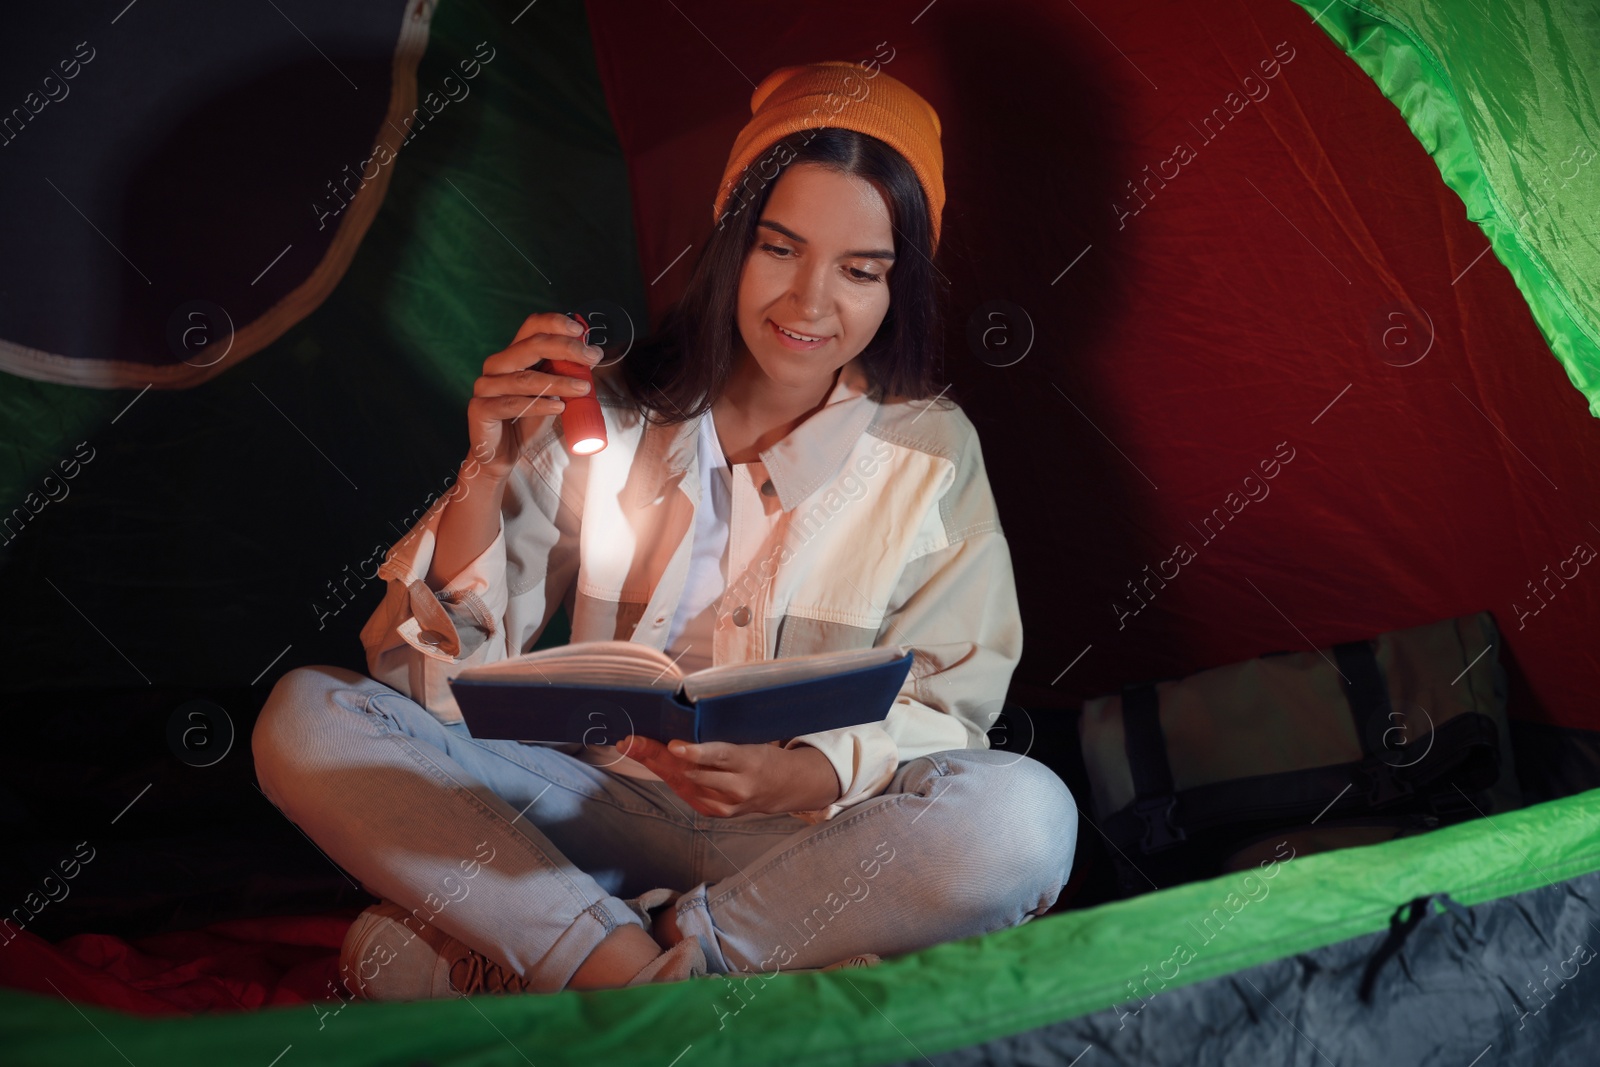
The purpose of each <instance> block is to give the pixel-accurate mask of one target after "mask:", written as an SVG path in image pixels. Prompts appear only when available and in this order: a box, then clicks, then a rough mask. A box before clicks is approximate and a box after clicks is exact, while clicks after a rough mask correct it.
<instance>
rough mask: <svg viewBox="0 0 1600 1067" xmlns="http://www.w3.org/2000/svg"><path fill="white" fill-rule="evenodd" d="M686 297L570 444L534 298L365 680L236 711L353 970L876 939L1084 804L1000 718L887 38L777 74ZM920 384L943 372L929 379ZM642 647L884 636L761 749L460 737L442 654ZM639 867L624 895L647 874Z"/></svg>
mask: <svg viewBox="0 0 1600 1067" xmlns="http://www.w3.org/2000/svg"><path fill="white" fill-rule="evenodd" d="M751 111H752V117H751V120H750V122H749V124H748V125H747V126H746V127H745V128H744V130H743V131H742V132H741V133H740V135H739V137H738V139H737V140H736V141H735V144H734V148H733V152H732V153H731V155H730V158H729V161H728V165H727V168H726V171H725V180H724V182H723V184H722V186H721V188H720V190H719V193H718V196H717V199H716V204H715V206H714V214H713V218H714V220H715V223H716V227H715V229H714V230H713V231H712V234H711V237H710V238H709V240H708V241H707V243H706V244H705V245H704V246H703V248H702V251H701V255H700V258H699V260H698V262H697V264H696V267H695V271H694V276H693V278H692V279H691V281H690V283H689V285H688V288H687V290H686V293H685V295H684V297H683V299H682V300H681V301H680V302H679V303H678V304H677V305H676V306H675V307H674V308H673V310H672V312H671V313H670V315H669V316H668V317H667V320H666V321H665V322H664V323H663V325H662V327H661V329H660V331H659V332H658V334H657V335H656V336H655V337H654V338H652V339H651V340H650V341H649V342H647V343H645V344H643V345H641V346H640V350H639V351H638V352H635V353H632V354H631V355H630V356H629V357H628V358H626V359H624V360H623V361H622V362H621V363H619V364H617V365H616V366H613V367H604V368H598V367H597V373H596V375H595V377H596V390H597V398H598V399H599V400H600V401H601V404H602V409H603V410H604V412H605V416H606V424H607V431H608V437H609V443H608V445H607V447H606V448H605V449H604V450H602V451H600V452H598V453H594V454H592V455H586V456H574V455H572V454H570V453H569V451H568V450H567V449H566V448H565V447H564V445H563V440H562V438H561V435H560V426H559V420H558V418H557V413H558V412H559V411H560V410H561V406H562V401H561V399H560V398H561V397H562V396H572V395H578V394H579V393H580V392H582V389H581V388H579V386H578V384H575V383H574V382H572V381H571V380H569V379H567V378H565V377H562V376H558V375H554V374H551V373H549V372H547V371H543V370H540V369H538V367H539V364H540V363H542V362H543V360H545V359H549V358H562V359H583V360H585V361H587V362H589V363H591V364H594V363H596V362H597V361H598V359H599V357H600V352H599V350H598V349H595V348H586V346H585V345H584V344H583V343H582V340H581V338H580V336H579V335H580V334H581V332H582V331H581V328H580V327H578V326H577V324H576V323H574V322H573V321H572V320H570V319H568V318H566V317H565V316H563V315H560V314H558V313H550V314H536V315H532V316H530V317H529V318H528V320H527V321H526V322H525V323H524V324H523V326H522V328H521V329H520V330H519V331H518V333H517V336H516V338H515V340H514V341H513V342H512V344H511V345H509V346H508V347H507V348H506V349H505V350H504V351H501V352H497V353H495V354H494V355H492V356H490V357H489V358H488V359H487V360H486V361H485V362H484V366H483V375H482V376H481V377H480V378H479V379H478V380H477V382H476V383H475V386H474V390H473V398H472V399H471V400H470V401H469V403H468V423H469V433H470V437H471V445H472V454H471V456H469V458H468V460H467V461H465V462H464V463H463V465H462V471H461V475H460V477H459V479H458V481H457V484H456V486H455V487H454V489H453V490H452V492H451V494H450V496H449V497H448V498H446V499H445V500H443V501H441V502H440V503H439V504H438V505H436V506H435V507H434V508H432V509H430V511H429V512H428V514H427V515H425V516H424V518H423V519H422V520H420V521H419V522H418V524H417V526H416V528H414V529H413V530H412V531H411V532H410V534H408V536H407V537H406V538H405V539H404V540H402V541H401V542H400V544H398V545H396V546H395V547H394V548H392V549H391V550H390V552H389V555H388V558H387V559H386V561H385V563H384V565H383V567H382V568H381V569H380V572H379V573H380V574H382V575H383V576H384V577H385V578H386V579H388V581H389V585H388V589H387V592H386V595H385V598H384V600H383V602H382V604H380V606H379V608H378V610H377V611H376V612H375V613H374V615H373V616H372V618H371V620H369V622H368V623H367V625H366V627H365V628H364V629H363V630H362V635H361V636H362V641H363V643H364V645H365V647H366V649H367V660H368V665H369V668H370V669H371V672H372V677H371V678H367V677H364V676H362V675H359V674H354V673H353V672H349V671H343V670H339V669H337V668H332V667H302V668H299V669H296V670H294V671H291V672H289V673H288V674H287V675H285V676H284V677H283V678H282V679H281V680H280V681H279V682H278V684H277V685H276V686H275V687H274V689H273V692H272V694H271V696H270V697H269V699H268V702H267V705H266V706H265V708H264V709H263V711H262V714H261V717H260V720H259V721H258V723H257V725H256V728H255V732H254V736H253V747H254V753H255V760H256V767H257V772H258V776H259V778H260V781H261V785H262V788H263V791H264V792H266V794H267V795H268V796H269V797H270V798H271V800H272V801H273V803H274V804H276V805H277V806H278V807H279V808H280V809H281V810H283V812H284V813H285V815H286V816H288V817H289V818H290V819H291V820H292V821H294V822H295V823H296V824H297V825H299V826H300V827H301V828H302V829H303V830H305V832H306V833H307V835H308V836H310V837H311V838H312V839H313V840H314V841H315V842H316V843H317V844H318V845H319V846H320V847H321V848H322V849H323V850H324V851H325V852H327V854H328V855H329V856H331V857H332V858H333V859H334V860H335V861H337V862H338V863H339V864H340V865H341V866H342V867H344V868H345V869H346V870H348V871H350V872H351V873H352V874H354V875H355V876H357V877H358V878H360V879H361V881H362V882H363V884H364V885H365V886H366V887H367V888H368V889H369V890H370V891H372V892H373V893H374V894H376V895H378V896H380V897H382V898H383V903H381V904H379V905H376V906H374V907H373V908H369V909H368V910H367V911H366V912H364V913H363V914H362V915H361V916H360V917H359V918H358V920H357V921H356V923H355V924H353V925H352V927H351V929H350V932H349V936H348V937H347V938H346V941H345V945H344V952H343V954H342V960H341V962H342V965H343V969H344V973H345V983H346V985H347V986H348V987H349V988H350V989H351V990H352V992H354V993H357V994H359V995H362V996H366V997H368V998H372V999H412V998H418V997H432V996H442V995H448V994H451V993H457V994H465V993H472V992H477V991H480V990H491V991H501V990H504V991H518V990H529V991H538V992H544V991H553V990H559V989H563V988H571V989H597V988H611V987H616V986H622V985H636V984H642V983H644V982H651V981H670V980H675V979H681V978H686V977H690V976H695V975H703V974H708V973H710V974H730V973H751V972H758V971H759V972H763V973H765V974H767V975H771V974H772V973H775V972H776V971H778V970H783V969H787V970H795V969H813V968H819V967H821V968H826V967H829V966H839V965H843V964H855V965H861V964H870V963H872V962H876V960H877V959H878V956H879V954H885V955H886V954H893V953H904V952H911V951H915V950H917V949H920V948H924V947H927V946H929V945H933V944H937V943H939V942H942V941H947V940H951V939H954V938H958V937H966V936H971V935H974V934H980V933H984V932H987V931H992V930H997V929H1002V928H1005V927H1008V926H1014V925H1018V924H1020V923H1023V922H1027V921H1029V920H1030V919H1031V918H1033V917H1034V916H1036V915H1039V914H1042V913H1044V912H1045V911H1046V910H1047V909H1048V908H1049V907H1050V906H1051V905H1052V904H1053V903H1054V902H1055V900H1056V897H1057V895H1058V894H1059V892H1060V889H1061V886H1062V885H1063V884H1064V883H1065V881H1066V879H1067V875H1068V873H1069V870H1070V868H1071V863H1072V854H1073V849H1074V846H1075V843H1076V831H1077V808H1076V805H1075V804H1074V802H1073V799H1072V797H1071V795H1070V794H1069V793H1068V791H1067V789H1066V787H1065V786H1064V785H1063V784H1062V782H1061V781H1060V779H1059V778H1057V777H1056V776H1055V775H1054V774H1053V773H1052V772H1051V771H1050V770H1049V769H1048V768H1046V767H1044V766H1043V765H1042V764H1040V763H1038V762H1037V761H1034V760H1031V759H1029V758H1027V757H1026V756H1016V755H1010V754H1005V753H1001V752H996V751H993V750H991V749H990V748H989V746H988V739H987V736H986V731H987V730H988V729H989V728H990V727H991V726H992V725H993V722H994V719H995V716H996V715H997V714H998V711H999V709H1000V707H1001V704H1002V702H1003V698H1004V695H1005V691H1006V688H1007V685H1008V684H1009V681H1010V677H1011V673H1012V671H1013V669H1014V668H1015V666H1016V663H1017V660H1018V658H1019V657H1020V655H1021V648H1022V631H1021V621H1020V618H1019V617H1018V612H1017V600H1016V590H1015V584H1014V580H1013V576H1012V571H1011V563H1010V557H1009V553H1008V550H1007V547H1006V542H1005V538H1004V536H1003V534H1002V531H1001V528H1000V524H999V519H998V516H997V515H996V513H995V509H994V501H993V497H992V495H991V493H990V490H989V483H988V479H987V477H986V475H985V473H984V467H983V460H982V454H981V451H980V449H979V446H978V441H977V438H976V435H975V433H974V430H973V427H972V424H971V422H970V421H969V420H968V419H967V418H966V416H965V415H964V414H963V413H962V412H961V411H960V409H959V408H958V407H956V406H955V405H954V404H952V403H949V402H948V401H946V402H944V403H942V404H941V403H938V402H932V403H930V402H928V399H927V398H930V397H935V394H936V393H937V392H938V390H937V389H936V388H935V386H934V381H935V379H934V377H933V372H934V368H935V364H936V361H937V356H938V353H939V337H940V324H939V319H938V310H937V309H938V300H939V290H938V287H937V285H936V279H937V277H938V274H937V271H936V269H935V268H934V266H933V262H932V257H933V255H934V252H935V250H936V248H937V243H938V236H939V223H940V218H941V214H942V208H943V200H944V187H943V179H942V156H941V152H940V148H939V120H938V117H937V115H936V114H935V113H934V111H933V109H932V108H931V107H930V106H929V105H928V104H927V102H926V101H924V100H923V99H922V98H921V97H920V96H918V95H917V94H916V93H915V92H913V91H912V90H911V89H909V88H907V87H906V86H905V85H903V84H902V83H900V82H898V81H896V80H895V79H893V78H891V77H889V76H888V75H887V74H885V73H883V72H882V71H881V70H879V69H877V67H876V66H875V65H872V66H863V65H857V64H850V63H819V64H810V65H806V66H798V67H786V68H783V69H781V70H778V71H775V72H774V73H773V74H771V75H769V76H768V77H767V78H766V79H765V80H764V81H763V82H762V83H761V85H760V86H759V87H758V88H757V89H756V91H755V94H754V96H753V97H752V100H751ZM935 400H937V398H936V397H935ZM562 603H564V604H565V605H566V608H567V611H568V615H569V617H570V618H571V620H572V641H574V642H578V641H588V640H616V639H624V640H634V641H642V642H646V643H648V644H651V645H653V646H654V647H656V648H661V649H664V650H665V651H666V652H667V653H668V654H669V655H672V656H674V657H675V658H676V659H677V661H678V664H679V666H680V667H682V668H683V669H684V670H686V671H687V670H694V669H698V668H700V667H704V666H709V665H712V664H717V665H721V664H724V663H730V662H745V661H749V660H759V659H770V658H781V657H785V656H794V655H803V654H806V653H811V652H820V651H833V650H840V649H846V648H860V647H868V646H872V645H876V644H904V645H908V646H910V647H911V648H913V649H914V651H915V657H914V659H915V663H914V666H913V668H912V670H911V674H910V676H908V678H907V680H906V683H905V685H904V687H903V688H902V691H901V693H900V695H899V696H898V698H897V699H896V702H895V704H894V706H893V707H892V708H891V710H890V713H889V715H888V716H887V717H886V718H885V719H884V720H883V721H881V722H877V723H871V724H868V725H864V726H859V727H852V728H848V729H841V730H829V731H824V732H821V733H816V734H810V735H805V736H802V737H796V738H790V739H787V740H785V741H784V742H782V743H778V742H774V743H771V744H767V745H732V744H720V743H708V744H698V745H695V744H685V743H683V742H679V741H673V742H671V743H670V744H662V743H660V742H659V741H653V740H649V739H645V738H639V737H625V738H617V739H616V742H617V743H616V744H613V745H533V744H522V743H518V742H514V741H502V740H488V739H485V740H477V739H473V738H472V737H471V736H470V733H469V731H468V730H467V728H466V726H465V724H464V723H462V722H461V721H460V713H459V710H458V709H457V707H456V705H455V703H454V701H453V699H452V698H451V695H450V690H449V687H448V680H449V679H450V678H451V677H454V676H455V675H456V674H457V673H459V672H460V671H461V670H462V669H463V668H465V667H467V666H472V665H476V664H480V663H487V662H492V661H495V660H500V659H504V658H506V657H508V656H512V655H516V654H518V653H519V652H522V651H526V650H527V649H529V648H531V647H532V646H533V645H534V644H535V643H536V642H537V641H538V638H539V635H540V634H541V633H542V632H543V629H544V627H545V625H546V624H547V623H548V621H549V619H550V617H551V615H552V614H553V612H554V610H555V608H556V606H557V605H558V604H562ZM621 893H629V894H631V896H630V897H628V898H623V897H621V896H619V894H621Z"/></svg>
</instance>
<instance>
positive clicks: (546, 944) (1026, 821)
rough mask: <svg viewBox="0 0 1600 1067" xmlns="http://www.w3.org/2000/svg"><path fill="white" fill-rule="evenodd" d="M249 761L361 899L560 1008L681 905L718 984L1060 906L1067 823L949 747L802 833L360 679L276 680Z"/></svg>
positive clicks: (1050, 804) (1039, 798) (337, 672)
mask: <svg viewBox="0 0 1600 1067" xmlns="http://www.w3.org/2000/svg"><path fill="white" fill-rule="evenodd" d="M251 746H252V749H253V751H254V755H255V767H256V775H257V778H258V779H259V781H260V784H261V789H262V791H263V792H264V793H265V794H266V796H267V798H268V799H269V800H271V801H272V803H273V804H275V805H276V806H277V807H278V809H279V810H280V811H282V812H283V814H284V815H285V816H287V817H288V818H289V820H290V821H291V822H293V823H294V824H295V825H297V826H299V827H300V829H302V830H304V831H305V833H306V835H307V836H309V837H310V838H311V839H312V840H313V841H314V842H315V843H316V844H317V845H318V846H319V847H320V848H321V849H322V850H323V851H324V852H326V853H327V854H328V856H329V857H331V858H332V859H333V860H334V861H335V862H336V863H337V864H338V865H339V866H340V867H342V868H343V869H344V870H345V871H347V872H348V873H349V874H350V875H352V876H353V877H355V878H357V879H359V880H360V882H361V884H362V885H363V886H365V888H366V889H367V891H368V892H370V893H372V894H374V895H375V896H378V897H381V898H384V899H387V900H390V901H394V902H395V903H397V904H400V905H402V906H403V907H405V908H406V909H408V910H412V911H413V912H414V914H416V915H417V916H418V917H419V918H421V919H422V920H424V921H427V922H431V923H432V924H433V925H434V926H436V927H437V928H439V929H441V930H443V931H444V932H445V933H447V934H450V935H451V936H453V937H455V938H458V939H459V940H461V941H463V942H464V943H466V944H467V945H470V946H471V947H473V948H475V949H477V950H478V951H480V952H482V953H484V954H485V955H487V956H489V957H490V958H491V959H493V960H496V961H498V962H500V963H503V964H505V965H507V966H509V967H510V968H511V969H513V970H514V971H516V972H517V973H518V974H520V975H522V977H523V978H524V979H526V980H527V981H528V982H529V985H530V988H532V989H535V990H538V991H542V992H548V991H554V990H558V989H562V988H564V987H565V986H566V984H567V981H568V980H569V979H570V978H571V976H572V973H573V972H574V971H576V970H577V969H578V966H579V965H580V964H581V963H582V962H583V961H584V960H585V959H586V958H587V957H588V955H589V953H590V952H592V951H593V950H594V948H595V946H597V945H598V944H599V943H600V942H601V941H602V940H603V939H604V938H605V936H606V935H607V934H609V933H610V932H611V931H612V930H614V929H616V927H617V926H618V925H620V924H622V923H632V924H634V925H636V926H643V925H644V924H643V922H642V921H641V920H640V918H639V916H638V915H637V914H636V913H635V912H634V911H633V910H632V909H630V908H629V907H628V906H627V905H626V904H625V903H624V902H623V899H622V898H624V897H629V898H631V897H637V896H639V895H640V894H642V893H644V892H645V891H646V890H649V889H653V888H657V887H661V888H667V889H672V890H677V891H681V892H682V894H683V895H682V896H681V897H680V898H679V899H678V900H677V902H676V905H675V906H676V909H677V911H676V918H677V923H678V928H679V929H680V930H681V931H682V932H683V933H684V935H685V936H689V937H695V938H698V939H699V941H700V944H701V947H702V948H703V949H704V950H705V954H706V960H707V965H708V968H709V970H710V971H711V972H712V973H714V974H732V973H753V972H764V973H768V974H770V973H774V972H776V971H778V970H782V969H794V968H802V967H821V966H824V965H826V964H829V963H833V962H835V961H837V960H840V959H843V958H845V957H847V956H850V955H854V954H855V953H858V952H875V953H878V954H879V955H881V956H890V955H895V954H899V953H906V952H914V951H916V950H918V949H922V948H926V947H928V946H930V945H935V944H939V943H941V942H944V941H950V940H954V939H956V938H962V937H969V936H973V935H976V934H983V933H988V932H990V931H993V930H1000V929H1004V928H1006V927H1010V926H1016V925H1020V924H1022V923H1025V922H1028V921H1029V920H1031V919H1032V918H1033V917H1034V916H1036V915H1040V914H1043V913H1044V912H1045V911H1046V910H1047V909H1048V908H1049V907H1050V906H1051V905H1052V904H1054V903H1055V901H1056V897H1057V895H1058V894H1059V893H1060V891H1061V887H1062V886H1063V885H1064V884H1065V883H1066V881H1067V875H1068V873H1069V871H1070V870H1071V866H1072V855H1073V850H1074V848H1075V846H1076V844H1077V829H1078V809H1077V806H1076V804H1075V803H1074V800H1073V797H1072V795H1071V793H1070V792H1069V791H1068V790H1067V787H1066V786H1065V785H1064V784H1063V783H1062V781H1061V779H1060V778H1058V777H1057V776H1056V775H1055V773H1054V772H1053V771H1051V770H1050V769H1049V768H1048V767H1046V766H1044V764H1042V763H1039V762H1038V761H1037V760H1034V759H1031V758H1029V757H1027V756H1019V755H1016V754H1014V753H1007V752H1003V751H996V750H990V749H956V750H951V751H948V752H939V753H935V754H933V755H931V756H923V757H920V758H918V759H913V760H908V761H906V762H904V763H902V764H901V765H900V767H899V768H898V770H897V771H896V773H895V776H894V779H893V780H892V781H891V782H890V783H889V785H888V786H887V788H886V789H885V790H884V792H883V793H882V794H881V795H879V796H876V797H873V798H872V799H871V800H867V801H864V802H862V803H860V804H857V805H855V806H853V807H850V808H848V809H846V810H845V811H843V812H841V813H840V814H839V815H837V816H835V817H834V818H833V819H831V820H829V821H827V822H823V823H818V824H816V825H811V824H808V823H806V822H804V821H803V820H801V819H797V818H795V817H794V816H792V815H787V814H780V815H763V814H752V815H741V816H735V817H732V818H717V817H713V816H708V815H702V814H700V813H699V812H697V811H695V810H694V809H693V808H690V807H689V806H688V804H686V803H685V802H684V801H683V799H682V798H681V797H679V796H678V795H677V794H676V793H674V792H672V790H671V789H670V788H669V787H668V786H667V785H666V784H665V783H663V782H655V781H649V780H645V779H637V778H631V777H629V776H627V775H622V774H618V773H616V772H614V771H611V770H609V769H607V768H605V767H599V766H594V765H591V764H588V763H585V762H583V761H582V760H579V759H577V758H575V757H573V756H570V755H568V754H566V753H564V752H560V751H558V750H556V749H553V748H549V747H546V746H543V745H536V744H525V743H522V742H519V741H504V740H486V739H478V738H474V737H472V736H471V735H470V734H469V733H468V731H467V727H466V726H465V724H460V723H458V724H453V725H449V726H447V725H445V724H443V723H441V722H440V721H439V720H438V719H436V718H435V717H434V716H433V715H432V714H431V713H430V712H429V711H428V710H427V709H426V708H424V707H422V706H421V705H419V704H417V703H416V702H415V701H413V700H411V699H410V698H409V697H406V696H404V695H403V694H401V693H399V692H396V691H395V690H394V689H391V688H390V687H388V686H386V685H384V684H382V683H381V682H377V681H374V680H373V679H371V678H368V677H366V676H365V675H362V674H358V673H356V672H354V671H348V670H344V669H341V668H337V667H321V666H319V667H300V668H297V669H295V670H292V671H290V672H288V673H287V674H285V675H284V676H283V677H282V678H280V679H279V680H278V683H277V684H276V685H275V686H274V687H273V689H272V693H271V695H270V696H269V697H268V698H267V703H266V705H265V706H264V707H263V708H262V711H261V716H260V718H259V719H258V721H257V723H256V726H255V730H254V733H253V735H252V738H251Z"/></svg>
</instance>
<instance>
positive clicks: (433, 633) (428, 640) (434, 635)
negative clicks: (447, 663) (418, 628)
mask: <svg viewBox="0 0 1600 1067" xmlns="http://www.w3.org/2000/svg"><path fill="white" fill-rule="evenodd" d="M417 640H418V641H421V642H422V643H423V644H425V645H437V644H438V643H439V642H440V641H443V640H444V634H442V633H440V632H439V631H438V630H423V631H422V632H421V633H419V634H417Z"/></svg>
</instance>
